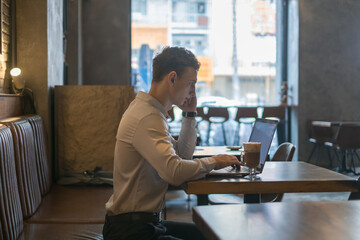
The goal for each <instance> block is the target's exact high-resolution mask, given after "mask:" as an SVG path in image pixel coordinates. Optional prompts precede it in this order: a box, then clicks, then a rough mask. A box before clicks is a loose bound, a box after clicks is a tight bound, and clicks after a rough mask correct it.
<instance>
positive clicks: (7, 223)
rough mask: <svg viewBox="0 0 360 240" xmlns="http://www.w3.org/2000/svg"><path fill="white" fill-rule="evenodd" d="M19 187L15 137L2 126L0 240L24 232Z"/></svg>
mask: <svg viewBox="0 0 360 240" xmlns="http://www.w3.org/2000/svg"><path fill="white" fill-rule="evenodd" d="M17 186H18V183H17V179H16V167H15V156H14V143H13V137H12V135H11V131H10V128H8V127H6V126H4V125H0V226H1V228H0V239H4V240H5V239H17V238H18V236H19V235H20V233H21V232H22V230H23V214H22V210H21V203H20V196H19V191H18V187H17Z"/></svg>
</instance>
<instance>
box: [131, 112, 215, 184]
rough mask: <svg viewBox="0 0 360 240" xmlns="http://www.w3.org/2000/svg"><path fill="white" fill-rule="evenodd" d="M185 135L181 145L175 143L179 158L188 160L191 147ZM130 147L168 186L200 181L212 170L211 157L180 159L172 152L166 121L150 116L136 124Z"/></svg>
mask: <svg viewBox="0 0 360 240" xmlns="http://www.w3.org/2000/svg"><path fill="white" fill-rule="evenodd" d="M189 120H190V119H189ZM190 121H191V120H190ZM183 124H184V123H183ZM185 124H187V123H185ZM191 124H192V123H190V125H191ZM180 135H184V133H183V134H180ZM185 135H186V134H185ZM185 135H184V137H183V138H184V142H182V140H181V138H179V141H178V143H177V144H178V145H179V152H182V156H185V155H190V154H191V156H192V152H191V153H190V150H191V147H189V146H188V145H187V144H186V143H185V139H186V137H185ZM195 137H196V133H195ZM132 144H133V146H134V148H135V149H136V151H137V152H138V153H139V154H141V156H142V157H143V158H144V159H145V160H146V161H147V162H148V163H149V164H150V165H151V166H152V167H153V168H154V169H155V170H156V171H157V173H158V174H159V176H160V177H161V178H162V179H163V180H164V181H166V182H168V183H169V184H171V185H175V186H177V185H180V184H182V183H184V182H186V181H189V180H194V179H199V178H202V177H204V176H205V175H206V174H207V173H208V172H209V171H211V170H212V169H213V168H214V167H215V159H213V158H211V157H210V158H200V159H194V160H192V159H187V160H184V159H182V158H181V157H180V156H179V155H178V154H177V153H176V151H175V149H174V145H173V143H172V137H171V136H170V133H169V132H168V130H167V123H166V121H165V120H164V119H162V118H161V116H159V115H156V114H151V115H149V116H147V117H145V118H143V119H142V120H141V121H140V122H139V125H138V127H137V129H136V132H135V134H134V137H133V140H132ZM193 147H195V144H193ZM192 151H193V150H192Z"/></svg>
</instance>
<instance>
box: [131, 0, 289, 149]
mask: <svg viewBox="0 0 360 240" xmlns="http://www.w3.org/2000/svg"><path fill="white" fill-rule="evenodd" d="M281 2H282V1H281V0H277V1H275V0H177V1H175V0H151V1H150V0H132V26H131V31H132V36H131V43H132V56H131V57H132V76H133V77H132V83H133V85H135V86H136V89H137V90H143V91H146V92H147V91H149V89H150V84H151V78H152V69H151V64H152V58H153V56H154V54H155V53H156V52H157V51H159V50H161V48H162V47H163V46H166V45H170V46H181V47H185V48H187V49H190V50H191V51H192V52H193V53H194V54H195V55H196V56H197V58H198V60H199V61H200V63H201V68H200V70H199V73H198V83H197V96H198V104H199V106H206V105H212V106H227V107H229V106H263V105H279V103H280V91H279V89H280V81H279V80H276V79H279V78H277V77H276V73H277V72H280V73H281V71H279V70H280V68H278V71H276V69H277V66H278V65H279V63H278V62H277V46H278V44H277V41H278V39H277V35H279V34H277V33H276V26H277V24H276V18H277V17H276V15H277V14H276V11H277V5H281V4H279V3H281ZM278 56H279V54H278ZM230 110H231V109H230ZM232 110H234V109H232ZM234 114H235V113H234V111H232V112H230V118H231V119H233V118H234ZM202 124H203V125H204V123H200V124H199V129H200V134H203V132H204V135H206V131H207V130H206V129H207V126H206V125H204V126H203V125H202ZM226 124H227V125H226V132H227V138H229V140H228V143H230V144H231V143H232V142H233V139H234V132H235V123H234V122H233V121H232V120H230V121H228V122H227V123H226ZM174 129H175V128H173V130H174ZM250 130H251V128H250V129H248V130H246V131H247V133H241V134H244V135H246V134H249V131H250ZM242 131H245V130H244V129H243V130H242ZM216 132H218V133H219V134H222V133H221V128H215V131H212V132H211V135H212V136H216V135H217V133H216ZM235 134H237V133H235ZM229 136H231V137H229ZM202 137H204V136H202ZM205 138H206V136H205ZM210 138H211V136H210ZM219 139H220V140H221V137H220V138H215V137H214V138H213V139H210V141H208V142H209V144H213V145H220V144H223V142H217V141H218V140H219ZM244 139H246V137H244Z"/></svg>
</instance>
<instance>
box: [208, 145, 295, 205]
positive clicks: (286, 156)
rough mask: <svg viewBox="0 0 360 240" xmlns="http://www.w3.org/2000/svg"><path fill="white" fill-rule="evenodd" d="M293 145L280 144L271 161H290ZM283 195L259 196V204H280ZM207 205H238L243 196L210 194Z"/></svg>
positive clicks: (293, 149) (242, 201)
mask: <svg viewBox="0 0 360 240" xmlns="http://www.w3.org/2000/svg"><path fill="white" fill-rule="evenodd" d="M295 149H296V147H295V145H294V144H292V143H289V142H285V143H282V144H280V146H279V147H278V148H277V150H276V152H275V154H274V156H273V157H272V159H271V161H292V158H293V156H294V153H295ZM283 195H284V194H283V193H281V194H280V193H270V194H261V202H280V201H281V200H282V198H283ZM209 203H210V204H213V205H216V204H238V203H244V195H243V194H210V195H209Z"/></svg>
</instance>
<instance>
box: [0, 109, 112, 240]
mask: <svg viewBox="0 0 360 240" xmlns="http://www.w3.org/2000/svg"><path fill="white" fill-rule="evenodd" d="M51 172H52V168H51V165H50V162H49V159H48V157H47V153H46V140H45V134H44V126H43V122H42V119H41V117H40V116H39V115H27V116H21V117H16V118H7V119H2V120H0V195H1V199H0V210H1V211H0V225H1V229H0V239H49V240H50V239H73V238H74V237H76V238H78V239H102V227H103V224H104V219H105V203H106V202H107V200H108V199H109V197H110V196H111V194H112V187H111V186H109V185H107V186H105V185H101V186H88V185H83V186H62V185H57V184H54V183H53V182H52V177H51Z"/></svg>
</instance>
